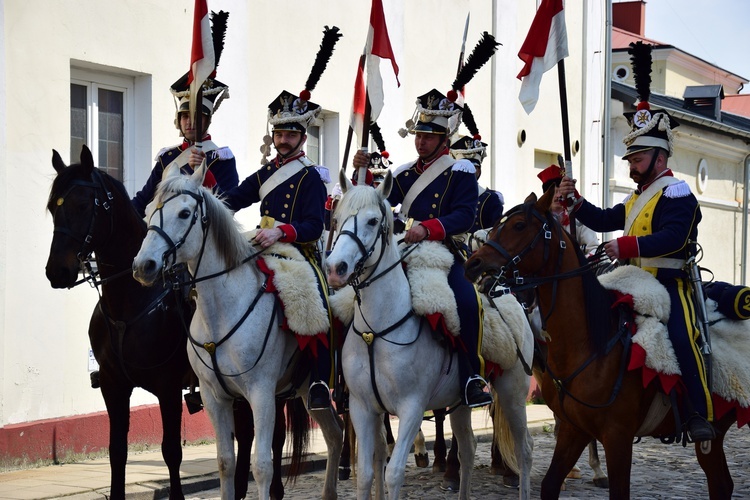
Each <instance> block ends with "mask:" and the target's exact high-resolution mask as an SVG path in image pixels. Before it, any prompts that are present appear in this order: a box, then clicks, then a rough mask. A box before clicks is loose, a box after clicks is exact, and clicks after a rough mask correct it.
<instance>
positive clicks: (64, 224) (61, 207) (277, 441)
mask: <svg viewBox="0 0 750 500" xmlns="http://www.w3.org/2000/svg"><path fill="white" fill-rule="evenodd" d="M52 166H53V167H54V168H55V171H56V172H57V176H56V177H55V180H54V182H53V183H52V189H51V191H50V196H49V201H48V203H47V209H48V210H49V212H50V214H52V217H53V222H54V235H53V238H52V244H51V247H50V255H49V259H48V261H47V267H46V272H47V278H48V279H49V282H50V285H51V286H52V287H53V288H72V287H74V286H76V285H77V284H81V283H85V282H88V281H90V282H91V283H92V284H93V285H94V286H96V288H97V290H100V298H99V303H98V304H97V305H96V307H95V309H94V312H93V314H92V317H91V323H90V325H89V339H90V341H91V347H92V349H93V351H94V357H95V358H96V360H97V362H98V363H99V384H100V387H101V391H102V396H103V397H104V402H105V404H106V407H107V415H108V417H109V460H110V467H111V478H110V497H111V498H113V499H120V498H124V497H125V464H126V462H127V455H128V427H129V420H130V395H131V394H132V392H133V388H135V387H141V388H143V389H145V390H147V391H148V392H150V393H151V394H153V395H155V396H156V397H157V398H158V400H159V410H160V412H161V417H162V427H163V429H164V431H163V432H164V434H163V437H162V444H161V446H162V455H163V457H164V461H165V462H166V464H167V468H168V470H169V494H170V498H183V493H182V487H181V485H180V463H181V461H182V445H181V437H180V429H181V419H182V390H183V388H185V387H188V386H189V384H190V383H191V379H192V380H194V379H195V375H194V374H193V371H192V369H191V368H190V363H189V362H188V357H187V334H186V331H185V330H184V326H183V324H190V317H191V316H192V311H191V310H190V308H189V306H188V305H187V303H183V302H182V299H181V298H180V297H179V296H178V294H175V293H174V292H172V291H171V289H170V288H162V287H153V288H147V287H144V286H142V285H141V284H140V283H138V282H137V281H136V280H135V279H133V276H132V271H131V265H132V263H133V258H134V257H135V255H136V253H138V249H139V248H140V245H141V242H142V241H143V238H144V237H145V235H146V224H145V223H144V221H143V219H141V218H140V217H139V216H138V214H137V213H136V211H135V210H134V209H133V207H132V204H131V202H130V197H129V196H128V193H127V191H126V190H125V187H124V186H123V185H122V183H120V182H119V181H117V180H116V179H114V178H113V177H111V176H109V175H107V174H106V173H105V172H103V171H101V170H99V169H97V168H95V167H94V159H93V157H92V155H91V151H90V150H89V149H88V148H87V147H86V146H85V145H84V146H83V150H82V152H81V160H80V163H76V164H73V165H70V166H67V165H66V164H65V163H64V162H63V160H62V158H61V157H60V155H59V154H58V153H57V151H54V150H53V154H52ZM92 254H95V255H96V262H97V268H98V275H94V274H89V276H88V278H87V279H86V280H80V281H77V280H78V275H79V272H80V271H81V270H82V269H88V271H87V273H92V271H91V269H92V268H91V265H90V261H91V260H92V259H93V257H92ZM283 406H284V403H283V401H282V402H280V403H279V404H277V415H280V416H283V415H284V412H283ZM302 411H304V410H302ZM296 412H297V413H298V412H299V410H296ZM294 413H295V411H294V410H293V411H290V420H291V421H293V422H297V420H296V419H295V416H294ZM235 420H236V422H237V423H238V425H237V426H236V430H237V433H236V434H237V441H238V447H239V452H238V455H239V457H240V458H239V459H238V475H237V477H236V489H237V495H238V496H237V498H242V497H244V496H245V493H246V492H247V485H248V477H249V471H250V447H251V445H252V441H253V436H254V435H253V427H252V414H251V413H250V406H249V405H248V404H247V402H246V401H244V400H237V402H236V404H235ZM278 424H279V425H277V429H276V430H275V433H274V458H275V461H274V465H275V467H274V470H275V472H276V473H275V475H274V481H273V485H272V487H271V491H272V493H273V495H274V497H275V498H283V496H284V485H283V483H282V481H281V475H280V470H281V458H282V452H283V448H284V437H285V433H284V420H283V419H281V420H279V421H278Z"/></svg>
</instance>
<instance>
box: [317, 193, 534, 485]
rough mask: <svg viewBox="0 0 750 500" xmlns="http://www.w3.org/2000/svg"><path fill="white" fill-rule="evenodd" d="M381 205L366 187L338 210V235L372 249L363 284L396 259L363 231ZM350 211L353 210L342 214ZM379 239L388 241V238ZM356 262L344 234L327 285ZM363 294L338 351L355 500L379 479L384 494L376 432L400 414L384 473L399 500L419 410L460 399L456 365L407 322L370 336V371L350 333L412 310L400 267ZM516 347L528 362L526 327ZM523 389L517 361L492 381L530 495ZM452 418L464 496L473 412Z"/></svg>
mask: <svg viewBox="0 0 750 500" xmlns="http://www.w3.org/2000/svg"><path fill="white" fill-rule="evenodd" d="M365 190H367V191H365ZM368 195H369V198H368ZM349 197H353V198H351V199H350V198H349ZM364 200H369V201H370V203H369V204H366V205H365V206H361V205H362V203H363V202H364ZM355 202H356V203H355ZM380 203H382V193H376V191H375V190H373V189H371V188H369V187H351V185H349V186H347V189H346V190H345V195H344V198H343V199H342V200H341V202H340V204H339V208H338V209H337V217H338V222H339V224H340V226H339V228H338V229H339V232H340V234H341V233H346V232H347V231H349V232H351V233H353V234H354V235H355V236H356V237H357V238H359V240H360V242H361V244H362V246H363V247H364V248H366V249H369V248H374V251H373V254H372V256H370V257H369V258H368V259H367V261H366V262H365V266H364V270H363V273H362V275H363V279H366V278H367V277H369V276H377V275H378V274H379V273H380V272H381V271H383V270H385V269H387V268H389V267H391V266H392V265H393V264H395V263H396V262H397V261H398V259H399V258H400V255H399V252H398V250H397V248H396V244H395V241H390V242H389V244H388V245H387V246H386V247H385V249H384V250H382V255H381V248H382V247H381V245H380V243H379V242H378V241H377V239H378V233H377V231H376V232H372V231H369V229H365V228H367V226H368V221H369V220H370V219H371V218H372V217H375V216H377V217H380V214H381V213H383V212H382V211H381V209H380V206H379V204H380ZM351 206H356V207H357V208H356V209H352V210H349V212H347V210H348V209H349V208H350V207H351ZM355 212H356V213H355ZM385 213H386V214H388V216H390V209H389V208H388V209H387V210H385ZM374 214H377V215H374ZM355 221H356V223H355ZM355 226H356V230H355ZM380 237H381V238H382V237H386V238H388V237H389V236H380ZM361 258H362V250H361V249H360V246H359V245H358V244H357V243H356V241H355V239H354V237H352V236H348V235H347V234H342V235H341V236H339V237H338V240H337V241H336V243H335V245H334V248H333V251H332V252H331V254H330V255H329V257H328V259H327V267H328V277H329V283H331V284H332V285H334V284H336V283H341V282H346V280H348V279H349V277H350V274H351V272H352V270H353V269H354V268H355V266H356V264H357V262H358V261H359V260H360V259H361ZM378 259H380V260H379V261H378ZM375 263H377V267H376V268H375V269H372V268H369V267H368V265H369V264H371V265H373V266H375ZM344 267H345V268H346V269H347V272H346V273H345V274H338V273H337V271H336V270H337V269H343V268H344ZM360 295H361V299H362V303H361V307H355V315H354V322H353V325H352V330H350V331H349V333H348V334H347V337H346V341H345V343H344V347H343V352H342V367H343V370H344V377H345V379H346V382H347V385H348V387H349V391H350V403H349V404H350V413H351V419H352V423H353V425H354V428H355V431H356V433H357V439H358V446H359V452H358V455H357V456H358V460H357V497H358V498H369V497H370V494H371V488H372V483H373V481H376V484H375V492H376V495H377V494H378V493H379V492H381V491H382V488H383V483H382V482H380V481H381V480H382V478H381V477H380V476H381V475H380V474H379V473H378V472H379V471H380V470H382V466H383V463H382V459H383V453H384V451H383V450H381V448H382V446H381V444H380V441H381V439H380V438H379V429H380V427H381V426H382V416H381V414H382V412H383V411H384V410H387V411H388V412H389V413H391V414H395V415H397V416H398V417H399V435H398V437H397V439H396V444H395V447H394V450H393V454H392V455H391V459H390V462H388V465H387V468H386V473H385V483H386V485H387V488H388V494H389V497H390V498H398V495H399V491H400V488H401V486H402V484H403V481H404V469H405V465H406V460H407V458H408V455H409V454H410V448H411V445H412V443H413V441H414V438H415V436H416V435H417V432H418V430H419V426H420V424H421V422H422V415H423V413H424V411H425V410H427V409H432V408H445V407H448V406H451V405H453V404H455V403H457V402H458V401H459V398H460V388H459V379H458V369H457V361H456V359H455V358H454V359H452V360H451V359H450V356H449V354H448V352H447V351H446V350H445V349H444V348H443V347H442V346H441V344H440V343H438V342H437V341H436V340H435V339H434V338H433V336H432V333H431V331H430V328H429V325H428V324H427V322H426V321H421V320H420V318H416V317H412V318H409V319H408V320H406V321H405V322H404V324H403V325H401V326H400V327H399V328H396V329H395V330H393V331H391V332H390V333H388V334H387V336H386V337H385V339H383V338H377V337H376V338H375V340H374V341H373V343H372V348H373V350H374V365H375V366H370V357H369V353H368V346H367V344H366V343H365V341H364V340H363V338H362V337H360V336H359V335H358V334H357V333H355V329H356V330H357V331H359V332H375V333H376V334H377V333H379V332H383V331H384V330H386V329H388V328H390V327H391V326H392V325H394V324H395V323H397V322H398V321H399V320H400V319H401V318H403V317H405V316H406V315H407V314H408V313H409V311H410V310H411V307H412V304H411V295H410V291H409V283H408V281H407V279H406V274H405V273H404V271H403V269H402V267H401V266H400V265H395V266H394V267H393V269H392V270H391V271H389V272H388V273H387V274H386V275H384V276H383V277H382V278H379V279H376V280H375V281H373V282H371V283H369V284H368V286H366V287H364V288H362V289H360ZM420 329H421V331H420ZM519 347H520V348H521V350H522V352H523V355H524V357H525V359H526V360H529V361H530V360H531V359H532V354H533V339H532V334H531V330H530V329H528V335H527V336H526V337H525V342H524V345H522V346H519ZM449 366H450V372H448V373H447V375H446V374H445V372H446V371H447V368H448V367H449ZM371 370H375V373H374V379H375V380H376V384H377V393H378V394H379V395H380V401H382V404H383V405H384V406H385V408H381V407H380V402H379V401H378V397H377V396H376V393H375V388H374V387H373V382H372V379H373V377H372V375H371ZM528 387H529V377H528V376H527V375H526V374H525V373H524V372H523V368H522V366H521V364H520V363H517V364H516V366H515V367H514V368H513V369H511V370H507V371H506V372H505V374H504V375H503V376H502V377H500V379H498V380H497V381H496V382H495V389H496V391H497V392H498V395H499V396H498V398H499V403H500V405H501V406H502V409H503V411H504V414H505V416H506V417H507V418H508V420H509V426H510V429H511V431H512V433H513V436H514V440H515V443H516V444H517V445H516V447H515V453H516V457H517V460H518V463H519V465H520V466H521V469H522V470H521V487H520V490H519V495H520V497H521V498H529V495H530V480H529V473H530V470H531V438H530V436H529V434H528V431H527V429H526V409H525V399H526V394H527V393H528ZM450 417H451V428H452V430H453V431H454V433H455V435H456V436H457V437H458V442H459V457H460V460H461V490H460V495H459V497H460V498H461V499H468V498H469V493H470V488H471V472H472V469H473V461H474V452H475V450H476V439H475V438H474V434H473V432H472V430H471V411H470V409H468V408H466V407H465V406H462V407H460V408H458V409H457V410H456V411H454V412H453V413H452V414H451V415H450Z"/></svg>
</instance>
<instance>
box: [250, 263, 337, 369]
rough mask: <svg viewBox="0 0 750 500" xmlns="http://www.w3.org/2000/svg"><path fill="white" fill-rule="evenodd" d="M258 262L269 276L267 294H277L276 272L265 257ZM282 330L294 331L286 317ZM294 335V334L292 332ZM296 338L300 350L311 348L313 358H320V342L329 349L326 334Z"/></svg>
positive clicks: (259, 267) (298, 336)
mask: <svg viewBox="0 0 750 500" xmlns="http://www.w3.org/2000/svg"><path fill="white" fill-rule="evenodd" d="M256 262H257V263H258V269H260V272H262V273H263V274H265V275H266V276H268V279H267V280H266V293H277V292H278V289H277V288H276V285H274V283H273V277H274V272H273V270H271V268H269V267H268V264H266V261H265V260H263V257H258V258H257V259H256ZM276 297H277V298H278V299H279V303H280V304H281V310H282V311H283V310H284V301H282V300H281V297H279V296H278V295H277V296H276ZM281 328H282V329H283V330H286V331H290V332H291V331H292V330H291V329H290V328H289V325H288V324H287V322H286V315H284V321H283V322H282V324H281ZM292 333H294V332H292ZM294 336H295V337H296V338H297V343H298V344H299V350H300V351H304V350H305V348H306V347H308V346H309V347H310V352H312V354H313V356H315V357H317V356H318V342H320V343H322V344H323V345H324V346H325V347H326V348H328V347H329V346H328V335H327V333H326V332H320V333H317V334H315V335H297V334H296V333H295V334H294ZM315 339H318V342H316V341H315Z"/></svg>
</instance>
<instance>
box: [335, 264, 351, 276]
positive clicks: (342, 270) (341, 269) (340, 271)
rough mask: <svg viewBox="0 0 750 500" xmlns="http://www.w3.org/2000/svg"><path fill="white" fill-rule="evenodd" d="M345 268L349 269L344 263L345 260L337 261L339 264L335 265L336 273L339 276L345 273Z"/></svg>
mask: <svg viewBox="0 0 750 500" xmlns="http://www.w3.org/2000/svg"><path fill="white" fill-rule="evenodd" d="M347 269H349V266H348V265H347V264H346V262H339V264H338V265H337V266H336V274H338V275H339V276H343V275H345V274H346V271H347Z"/></svg>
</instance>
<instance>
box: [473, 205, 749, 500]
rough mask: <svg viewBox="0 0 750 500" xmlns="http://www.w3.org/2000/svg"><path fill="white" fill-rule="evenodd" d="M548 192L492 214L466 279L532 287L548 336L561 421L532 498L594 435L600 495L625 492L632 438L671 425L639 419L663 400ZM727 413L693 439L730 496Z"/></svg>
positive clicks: (550, 390)
mask: <svg viewBox="0 0 750 500" xmlns="http://www.w3.org/2000/svg"><path fill="white" fill-rule="evenodd" d="M553 191H554V190H549V191H548V192H547V193H546V194H545V195H544V196H542V198H540V199H539V200H537V198H536V196H535V195H534V194H531V195H530V196H529V197H528V198H527V199H526V201H525V203H524V204H522V205H519V206H517V207H515V208H513V209H512V210H511V211H510V212H508V213H507V214H506V215H505V216H504V217H503V218H502V219H501V220H500V221H498V223H497V224H496V226H495V227H494V228H493V230H492V232H491V233H490V240H489V241H488V243H487V244H485V245H484V246H483V247H482V248H480V249H479V250H478V251H477V252H476V253H474V254H473V255H472V257H471V258H470V259H469V260H468V261H467V262H466V277H467V278H468V279H469V280H471V281H477V280H478V279H479V278H481V277H483V276H489V275H494V277H495V278H497V277H498V276H501V277H502V276H505V277H507V278H506V279H507V280H509V281H510V280H512V281H513V283H509V285H510V286H511V290H512V288H513V285H517V284H520V283H524V285H523V287H528V286H530V285H536V286H537V290H538V297H539V307H540V308H541V314H542V318H546V320H547V323H546V330H547V332H548V334H549V336H550V338H551V341H550V342H549V343H548V348H549V354H548V360H547V367H548V369H547V370H546V372H545V374H544V382H543V384H542V390H543V394H544V399H545V401H546V402H547V404H548V405H549V406H550V408H551V409H552V410H553V411H554V412H555V414H556V415H559V416H560V420H561V421H560V432H559V435H558V439H557V444H556V446H555V451H554V455H553V457H552V463H551V464H550V467H549V469H548V471H547V474H546V475H545V477H544V480H543V481H542V489H541V497H542V498H557V497H558V496H559V494H560V488H561V486H562V484H563V481H564V479H565V476H566V474H567V473H568V471H570V469H571V467H573V465H575V462H576V460H577V459H578V457H579V456H580V454H581V452H582V451H583V449H584V448H585V447H586V445H587V444H588V443H589V442H590V441H591V440H592V439H596V440H598V441H599V442H601V443H602V445H603V446H604V451H605V454H606V460H607V470H608V472H609V482H610V498H618V499H620V498H629V496H630V467H631V463H632V448H633V441H634V439H635V437H636V436H638V437H640V436H654V437H663V438H670V437H671V438H672V439H674V437H675V436H679V435H681V429H676V428H675V427H676V425H675V417H674V415H673V412H667V413H666V415H665V416H663V417H662V418H660V419H658V420H656V421H653V422H652V421H651V420H650V419H647V417H648V416H649V413H650V412H649V409H650V408H651V406H652V403H654V401H655V400H656V401H657V402H658V401H659V400H666V402H667V403H669V399H668V398H666V397H665V396H664V395H663V394H662V393H661V392H660V391H659V389H658V388H657V386H656V384H654V383H651V384H649V385H648V386H647V387H645V388H644V387H643V381H642V376H641V373H640V370H634V371H628V370H627V369H626V367H627V363H628V357H629V352H628V347H627V346H629V345H630V344H629V342H628V339H627V338H625V337H623V336H621V334H622V330H623V329H622V328H618V315H617V313H616V312H612V311H613V310H612V309H611V304H612V299H611V298H610V295H609V293H608V292H607V291H606V290H605V289H604V288H603V287H602V286H601V285H600V284H599V282H598V281H597V280H596V278H595V276H594V271H593V270H592V269H591V268H588V267H581V266H582V262H583V261H582V259H581V258H582V255H581V254H580V252H578V251H577V247H576V245H574V244H573V242H572V241H571V239H570V236H569V235H568V234H567V233H566V232H565V231H563V230H562V229H561V227H560V225H559V223H558V222H557V221H556V219H555V218H554V217H553V216H551V214H550V213H549V206H550V202H551V201H552V195H553ZM618 336H619V337H618ZM623 365H624V366H623ZM735 421H736V413H735V410H732V411H730V412H729V413H727V414H726V415H725V416H724V417H723V418H721V419H720V420H719V421H717V422H715V423H714V425H715V427H716V430H717V437H716V439H714V440H713V441H711V442H710V443H703V444H698V443H696V445H695V450H696V455H697V458H698V462H699V464H700V466H701V467H702V468H703V471H704V472H705V474H706V477H707V479H708V491H709V494H710V497H711V498H730V497H731V496H732V491H733V489H734V484H733V482H732V478H731V475H730V474H729V469H728V467H727V461H726V456H725V455H724V449H723V441H724V435H725V433H726V432H727V430H728V429H729V428H730V427H731V425H732V424H733V423H734V422H735Z"/></svg>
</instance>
